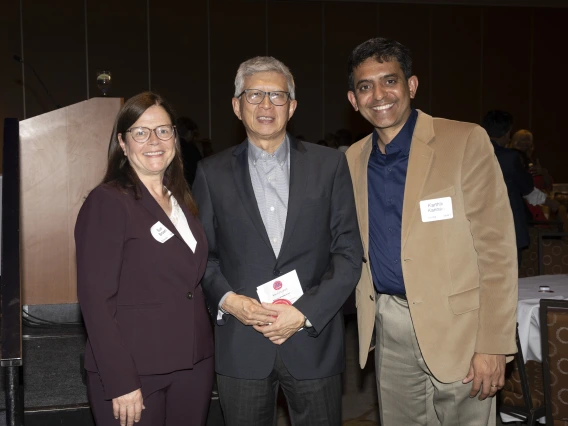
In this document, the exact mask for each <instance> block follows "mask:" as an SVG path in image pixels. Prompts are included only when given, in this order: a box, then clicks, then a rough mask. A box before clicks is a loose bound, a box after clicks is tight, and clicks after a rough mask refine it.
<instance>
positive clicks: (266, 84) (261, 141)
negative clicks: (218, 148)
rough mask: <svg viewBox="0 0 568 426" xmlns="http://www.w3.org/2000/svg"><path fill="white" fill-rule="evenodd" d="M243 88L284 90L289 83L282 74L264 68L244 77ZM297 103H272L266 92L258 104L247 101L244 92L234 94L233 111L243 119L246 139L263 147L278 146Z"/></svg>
mask: <svg viewBox="0 0 568 426" xmlns="http://www.w3.org/2000/svg"><path fill="white" fill-rule="evenodd" d="M244 89H258V90H262V91H264V92H274V91H284V92H287V91H288V84H287V82H286V77H285V76H284V75H283V74H280V73H278V72H275V71H267V72H259V73H256V74H253V75H250V76H247V77H245V79H244ZM296 105H297V102H296V101H295V100H289V101H288V102H287V103H286V104H285V105H282V106H275V105H272V103H271V102H270V100H269V99H268V96H265V97H264V99H263V100H262V102H261V103H260V104H258V105H253V104H250V103H249V102H248V101H247V100H246V96H245V94H243V95H242V96H240V97H239V98H233V111H234V112H235V115H236V116H237V117H238V118H239V120H241V121H242V122H243V125H244V126H245V129H246V132H247V136H248V138H249V140H250V141H251V142H252V143H253V144H255V145H256V146H259V147H261V148H263V149H266V148H267V147H274V146H276V147H277V146H278V145H279V144H280V143H281V142H282V141H283V140H284V135H285V134H286V125H287V124H288V120H290V118H292V115H294V111H295V110H296Z"/></svg>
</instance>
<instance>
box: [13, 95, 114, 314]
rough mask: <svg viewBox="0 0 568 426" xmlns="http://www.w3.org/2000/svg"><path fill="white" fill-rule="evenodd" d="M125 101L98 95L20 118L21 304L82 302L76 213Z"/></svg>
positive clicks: (96, 179)
mask: <svg viewBox="0 0 568 426" xmlns="http://www.w3.org/2000/svg"><path fill="white" fill-rule="evenodd" d="M122 103H123V100H122V99H121V98H93V99H90V100H88V101H84V102H80V103H78V104H75V105H70V106H68V107H65V108H61V109H58V110H55V111H52V112H49V113H47V114H43V115H39V116H37V117H33V118H30V119H27V120H24V121H21V122H20V170H21V174H20V179H21V180H20V191H21V210H20V211H21V218H20V226H21V252H22V259H21V264H22V271H21V272H22V305H43V304H65V303H76V302H77V275H76V268H75V241H74V237H73V231H74V228H75V221H76V219H77V214H78V213H79V209H80V208H81V205H82V204H83V201H84V200H85V197H86V196H87V195H88V193H89V192H90V191H91V190H92V189H93V188H94V187H95V186H97V185H98V184H99V183H100V181H101V179H102V177H103V175H104V172H105V169H106V162H107V151H108V144H109V140H110V136H111V132H112V127H113V125H114V120H115V117H116V115H117V113H118V111H119V110H120V107H121V106H122Z"/></svg>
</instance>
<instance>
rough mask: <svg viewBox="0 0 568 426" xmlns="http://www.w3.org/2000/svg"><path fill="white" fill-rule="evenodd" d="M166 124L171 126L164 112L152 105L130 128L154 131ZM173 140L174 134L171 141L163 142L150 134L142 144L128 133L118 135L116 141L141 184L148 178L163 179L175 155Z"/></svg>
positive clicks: (162, 109)
mask: <svg viewBox="0 0 568 426" xmlns="http://www.w3.org/2000/svg"><path fill="white" fill-rule="evenodd" d="M168 124H170V125H171V124H172V121H171V120H170V116H169V115H168V113H167V112H166V110H165V109H164V108H162V107H161V106H158V105H153V106H151V107H150V108H148V109H147V110H146V111H144V114H142V115H141V116H140V118H139V119H138V120H136V122H135V123H134V124H133V125H132V126H130V128H131V129H132V128H134V127H147V128H149V129H155V128H156V127H158V126H163V125H168ZM175 140H176V137H175V133H174V136H173V137H172V138H171V139H169V140H167V141H163V140H160V139H158V137H157V136H156V134H155V133H154V132H152V133H151V134H150V138H149V139H148V140H147V141H146V142H143V143H139V142H136V141H135V140H134V139H132V135H131V133H130V132H127V133H126V132H125V133H124V134H121V133H119V135H118V141H119V143H120V146H121V148H122V150H123V151H124V154H125V155H126V156H127V157H128V162H129V163H130V165H131V166H132V168H133V169H134V171H136V174H137V175H138V177H139V178H140V180H142V181H143V182H144V180H145V179H147V178H149V177H155V176H159V177H160V178H163V177H164V173H165V172H166V169H167V168H168V166H169V165H170V163H171V162H172V160H173V159H174V157H175V154H176V148H175Z"/></svg>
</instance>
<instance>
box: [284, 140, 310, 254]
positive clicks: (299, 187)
mask: <svg viewBox="0 0 568 426" xmlns="http://www.w3.org/2000/svg"><path fill="white" fill-rule="evenodd" d="M288 139H289V141H290V192H289V194H288V212H287V214H286V227H285V228H284V237H283V238H282V246H281V248H280V254H282V253H283V252H284V249H285V248H286V245H287V244H288V242H289V240H290V237H291V236H292V231H294V226H295V225H296V220H297V219H298V216H299V215H300V212H301V210H302V201H303V200H304V193H305V191H306V184H307V178H308V167H307V165H306V158H305V155H304V154H305V152H306V147H305V146H304V144H303V142H301V141H299V140H297V139H296V138H294V137H293V136H292V135H290V134H288Z"/></svg>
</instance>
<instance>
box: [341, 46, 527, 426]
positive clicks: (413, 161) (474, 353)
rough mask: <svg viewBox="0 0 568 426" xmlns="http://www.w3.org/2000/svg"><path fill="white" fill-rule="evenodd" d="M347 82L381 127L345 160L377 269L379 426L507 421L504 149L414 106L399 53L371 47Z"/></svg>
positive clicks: (511, 262) (508, 227)
mask: <svg viewBox="0 0 568 426" xmlns="http://www.w3.org/2000/svg"><path fill="white" fill-rule="evenodd" d="M348 74H349V80H348V81H349V91H348V93H347V97H348V99H349V101H350V103H351V105H352V106H353V108H354V109H355V111H359V112H360V113H361V115H362V116H363V117H364V118H365V119H366V120H367V121H368V122H369V123H371V124H372V125H373V127H374V130H373V133H372V134H370V135H368V136H366V137H365V138H363V139H362V140H360V141H359V142H356V143H355V144H353V145H352V146H351V148H349V150H347V153H346V156H347V161H348V163H349V169H350V171H351V176H352V181H353V185H354V192H355V203H356V206H357V217H358V219H359V228H360V229H361V238H362V240H363V250H364V259H365V260H364V267H363V272H362V274H361V279H360V281H359V284H358V286H357V292H356V298H357V310H358V312H357V316H358V328H359V361H360V364H361V367H364V366H365V363H366V362H367V357H368V355H369V351H370V349H373V348H372V343H371V342H372V336H373V330H374V329H375V330H376V346H375V366H376V372H377V376H376V377H377V388H378V397H379V409H380V416H381V425H382V426H402V425H404V426H430V425H432V426H440V425H442V426H450V425H452V426H454V425H457V424H459V425H461V426H482V425H483V426H485V425H488V424H495V423H494V422H495V414H493V416H491V412H492V409H494V407H495V403H494V398H491V397H493V396H495V394H496V393H497V391H498V390H499V389H500V388H501V387H503V385H504V383H505V378H504V375H505V360H506V358H505V357H506V355H508V354H513V353H515V352H516V350H517V348H516V344H515V326H516V307H517V262H516V250H515V230H514V226H513V217H512V214H511V207H510V205H509V200H508V198H507V188H506V186H505V183H504V182H503V175H502V173H501V170H500V168H499V164H498V162H497V160H496V159H495V154H494V150H493V147H492V146H491V143H490V141H489V138H488V137H487V133H486V132H485V131H484V130H483V129H482V128H481V127H479V126H477V125H475V124H471V123H461V122H457V121H451V120H445V119H442V118H433V117H431V116H429V115H427V114H425V113H423V112H422V111H418V110H415V109H413V108H412V107H411V99H413V98H414V97H415V96H416V92H417V89H418V78H417V77H416V76H415V75H413V74H412V57H411V54H410V51H409V50H408V48H406V47H405V46H404V45H402V44H401V43H399V42H397V41H395V40H389V39H385V38H374V39H371V40H368V41H366V42H364V43H362V44H361V45H359V46H357V47H356V48H355V49H354V50H353V52H352V54H351V56H350V58H349V62H348ZM475 396H478V398H474V397H475ZM493 413H494V411H493Z"/></svg>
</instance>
